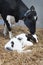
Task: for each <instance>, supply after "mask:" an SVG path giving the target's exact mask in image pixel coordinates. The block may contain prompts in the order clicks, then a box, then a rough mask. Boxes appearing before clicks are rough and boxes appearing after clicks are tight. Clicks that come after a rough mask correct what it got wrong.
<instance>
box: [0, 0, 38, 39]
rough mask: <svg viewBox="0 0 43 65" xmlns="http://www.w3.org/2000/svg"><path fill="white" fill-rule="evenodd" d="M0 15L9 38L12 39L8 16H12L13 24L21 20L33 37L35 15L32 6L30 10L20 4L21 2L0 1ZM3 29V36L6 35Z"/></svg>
mask: <svg viewBox="0 0 43 65" xmlns="http://www.w3.org/2000/svg"><path fill="white" fill-rule="evenodd" d="M0 14H1V16H2V18H3V20H4V23H5V28H6V26H7V29H8V31H9V38H12V32H11V25H10V23H9V20H10V19H11V17H10V16H14V18H15V22H18V21H19V20H23V21H24V23H25V24H26V26H27V27H28V28H29V30H30V33H31V34H32V35H33V34H35V31H36V20H37V13H36V11H35V8H34V6H32V7H30V9H29V8H28V7H27V6H26V5H25V4H24V3H23V2H22V0H0ZM5 28H4V35H6V32H5Z"/></svg>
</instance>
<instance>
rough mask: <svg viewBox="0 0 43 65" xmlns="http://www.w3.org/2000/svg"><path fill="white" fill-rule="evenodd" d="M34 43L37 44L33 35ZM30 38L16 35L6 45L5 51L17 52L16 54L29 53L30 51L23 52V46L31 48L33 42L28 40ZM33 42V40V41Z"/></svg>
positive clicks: (24, 35)
mask: <svg viewBox="0 0 43 65" xmlns="http://www.w3.org/2000/svg"><path fill="white" fill-rule="evenodd" d="M31 37H33V38H34V39H35V40H36V42H38V39H37V36H36V35H33V36H31ZM28 38H29V39H28ZM30 39H31V38H30V36H28V37H27V35H26V34H25V33H22V34H20V35H17V36H16V37H14V38H12V39H11V40H10V41H9V42H8V43H7V44H6V45H5V49H7V50H9V51H14V50H16V51H18V52H30V51H31V50H27V51H24V49H25V46H33V42H32V41H31V40H32V39H31V40H30ZM33 41H34V40H33Z"/></svg>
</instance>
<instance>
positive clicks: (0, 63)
mask: <svg viewBox="0 0 43 65" xmlns="http://www.w3.org/2000/svg"><path fill="white" fill-rule="evenodd" d="M2 32H3V26H0V65H43V29H37V32H36V34H37V35H38V39H39V43H37V44H35V43H34V46H32V47H26V49H31V50H32V52H30V53H29V52H27V53H17V51H10V52H9V51H6V50H5V49H4V45H5V44H6V42H7V41H8V40H9V38H8V35H7V36H6V37H4V36H3V34H2ZM12 32H13V35H14V36H15V35H17V34H20V33H22V32H24V33H28V29H27V28H25V27H24V28H23V27H19V26H18V27H15V28H14V27H13V28H12ZM26 49H25V50H26Z"/></svg>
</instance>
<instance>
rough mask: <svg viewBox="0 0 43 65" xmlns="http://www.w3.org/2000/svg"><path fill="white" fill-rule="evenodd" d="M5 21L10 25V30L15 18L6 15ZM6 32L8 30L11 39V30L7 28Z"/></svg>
mask: <svg viewBox="0 0 43 65" xmlns="http://www.w3.org/2000/svg"><path fill="white" fill-rule="evenodd" d="M6 20H7V21H8V23H9V25H10V28H11V27H12V23H14V22H15V18H14V17H13V16H11V15H7V18H6ZM8 30H9V38H12V37H13V35H12V32H11V30H10V29H9V28H8Z"/></svg>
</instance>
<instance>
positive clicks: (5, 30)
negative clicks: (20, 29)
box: [3, 24, 8, 36]
mask: <svg viewBox="0 0 43 65" xmlns="http://www.w3.org/2000/svg"><path fill="white" fill-rule="evenodd" d="M7 32H8V29H7V26H6V24H4V30H3V34H4V36H6V34H7Z"/></svg>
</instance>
